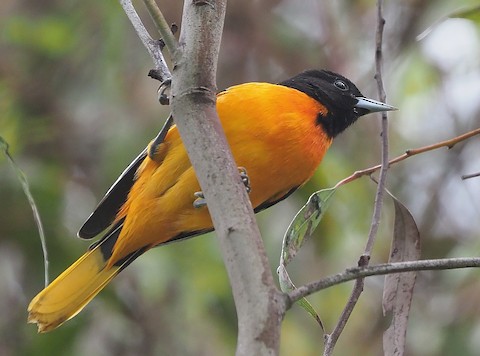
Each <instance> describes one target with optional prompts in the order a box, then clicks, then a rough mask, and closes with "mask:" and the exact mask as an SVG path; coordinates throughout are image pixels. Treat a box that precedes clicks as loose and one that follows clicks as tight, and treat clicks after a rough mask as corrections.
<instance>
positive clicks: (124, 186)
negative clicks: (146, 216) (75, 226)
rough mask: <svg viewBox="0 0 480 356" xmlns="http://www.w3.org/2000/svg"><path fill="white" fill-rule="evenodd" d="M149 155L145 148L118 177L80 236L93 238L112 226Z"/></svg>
mask: <svg viewBox="0 0 480 356" xmlns="http://www.w3.org/2000/svg"><path fill="white" fill-rule="evenodd" d="M145 157H147V149H146V148H145V149H144V150H143V151H142V152H141V153H140V154H139V155H138V156H137V158H135V159H134V160H133V162H132V163H130V165H129V166H128V167H127V168H126V169H125V170H124V171H123V173H122V174H121V175H120V177H118V179H117V180H116V181H115V183H113V185H112V186H111V188H110V189H109V190H108V191H107V193H106V194H105V196H104V197H103V199H102V200H101V201H100V203H98V205H97V207H96V208H95V210H94V211H93V213H92V214H91V215H90V216H89V217H88V219H87V221H85V222H84V223H83V225H82V227H81V228H80V230H79V231H78V234H77V235H78V237H80V238H82V239H91V238H93V237H95V236H97V235H98V234H99V233H101V232H102V231H103V230H105V229H106V228H107V227H108V226H110V225H111V224H112V222H113V220H114V219H115V217H116V216H117V213H118V210H119V209H120V208H121V206H122V205H123V204H124V203H125V201H126V200H127V196H128V192H130V188H131V187H132V185H133V183H134V182H135V173H136V172H137V169H138V167H139V166H140V164H141V163H142V162H143V160H144V159H145Z"/></svg>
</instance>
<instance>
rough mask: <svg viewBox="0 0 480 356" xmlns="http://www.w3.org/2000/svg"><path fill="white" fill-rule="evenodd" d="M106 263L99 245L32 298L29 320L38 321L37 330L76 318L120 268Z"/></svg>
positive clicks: (40, 330)
mask: <svg viewBox="0 0 480 356" xmlns="http://www.w3.org/2000/svg"><path fill="white" fill-rule="evenodd" d="M106 264H107V261H105V259H104V257H103V254H102V252H101V249H100V245H98V246H96V247H95V248H94V249H93V250H91V251H88V252H87V253H85V254H84V255H83V256H82V257H80V258H79V259H78V260H77V261H76V262H75V263H74V264H73V265H71V266H70V267H69V268H68V269H67V270H65V271H64V272H63V273H62V274H61V275H60V276H58V277H57V278H56V279H55V280H54V281H53V282H52V283H51V284H50V285H48V286H47V287H46V288H45V289H44V290H42V291H41V292H40V293H39V294H38V295H37V296H36V297H35V298H33V300H32V301H31V302H30V305H29V306H28V322H29V323H37V325H38V332H46V331H50V330H53V329H55V328H56V327H58V326H60V325H61V324H63V323H64V322H65V321H67V320H69V319H70V318H73V317H74V316H75V315H77V314H78V313H79V312H80V311H81V310H82V309H83V308H84V307H85V305H87V304H88V303H89V302H90V301H91V300H92V299H93V298H94V297H95V296H96V295H97V294H98V293H99V292H100V291H101V290H102V289H103V287H105V286H106V285H107V283H108V282H110V281H111V280H112V278H113V277H115V276H116V275H117V274H118V273H119V272H120V270H121V266H112V267H110V268H106Z"/></svg>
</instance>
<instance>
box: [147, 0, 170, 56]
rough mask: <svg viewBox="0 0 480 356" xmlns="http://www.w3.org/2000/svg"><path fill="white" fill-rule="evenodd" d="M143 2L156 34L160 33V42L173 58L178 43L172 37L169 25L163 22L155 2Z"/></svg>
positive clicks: (163, 19)
mask: <svg viewBox="0 0 480 356" xmlns="http://www.w3.org/2000/svg"><path fill="white" fill-rule="evenodd" d="M143 2H144V3H145V6H146V7H147V9H148V13H149V14H150V16H151V17H152V20H153V22H154V23H155V26H156V27H157V30H158V32H160V35H161V36H162V40H163V42H164V43H165V46H166V47H167V49H168V51H169V52H170V55H171V56H174V55H175V52H176V51H177V49H178V42H177V40H176V39H175V37H174V36H173V33H172V29H171V27H170V25H169V24H168V22H167V20H165V17H164V16H163V14H162V12H161V11H160V9H159V8H158V6H157V3H156V2H155V0H143Z"/></svg>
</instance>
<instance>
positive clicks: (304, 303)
mask: <svg viewBox="0 0 480 356" xmlns="http://www.w3.org/2000/svg"><path fill="white" fill-rule="evenodd" d="M277 274H278V280H279V281H280V289H281V290H282V292H284V293H287V292H291V291H293V290H295V289H297V288H296V287H295V285H294V284H293V282H292V280H291V279H290V276H289V275H288V272H287V269H286V268H285V266H284V265H280V266H278V268H277ZM297 303H298V305H300V306H301V307H302V308H303V309H305V310H306V311H307V312H308V314H310V315H311V316H312V318H314V319H315V320H316V321H317V323H318V324H319V325H320V327H321V328H322V330H323V332H325V328H324V327H323V323H322V320H321V319H320V316H319V315H318V313H317V312H316V311H315V308H313V306H312V305H311V304H310V302H309V301H308V300H307V299H306V298H302V299H300V300H299V301H298V302H297Z"/></svg>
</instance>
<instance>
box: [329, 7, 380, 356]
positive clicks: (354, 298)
mask: <svg viewBox="0 0 480 356" xmlns="http://www.w3.org/2000/svg"><path fill="white" fill-rule="evenodd" d="M382 4H383V1H382V0H377V20H378V21H377V31H376V48H375V64H376V73H375V79H376V80H377V86H378V93H379V97H380V100H381V101H383V102H385V100H386V95H385V90H384V88H383V81H382V41H383V28H384V25H385V19H384V18H383V15H382ZM381 138H382V164H381V166H380V177H379V181H378V185H377V192H376V194H375V203H374V208H373V216H372V222H371V224H370V231H369V233H368V239H367V243H366V246H365V250H364V253H363V255H362V256H360V258H359V260H358V266H359V267H365V266H368V264H369V262H370V254H371V252H372V249H373V245H374V243H375V240H376V237H377V232H378V227H379V225H380V217H381V212H382V206H383V196H384V191H385V190H384V189H385V182H386V179H387V171H388V167H389V164H388V120H387V113H386V112H383V113H382V132H381ZM363 286H364V279H363V278H358V279H357V280H356V282H355V285H354V287H353V290H352V293H351V294H350V297H349V299H348V301H347V304H346V305H345V308H344V309H343V311H342V313H341V315H340V318H339V319H338V322H337V325H336V326H335V328H334V329H333V331H332V333H331V334H326V335H325V350H324V355H325V356H327V355H331V354H332V353H333V349H334V347H335V345H336V343H337V340H338V338H339V337H340V334H341V333H342V331H343V329H344V328H345V325H346V324H347V321H348V319H349V318H350V315H351V314H352V312H353V309H354V308H355V305H356V304H357V302H358V299H359V298H360V295H361V294H362V292H363Z"/></svg>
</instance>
